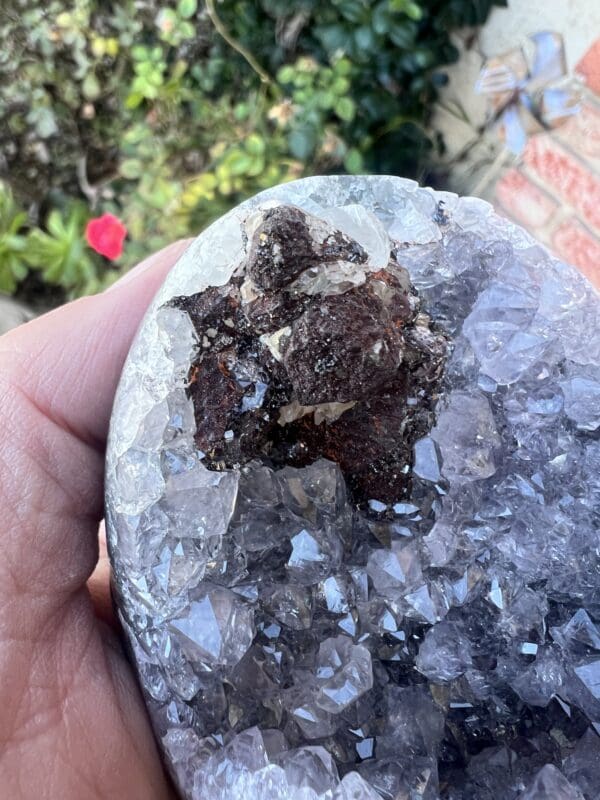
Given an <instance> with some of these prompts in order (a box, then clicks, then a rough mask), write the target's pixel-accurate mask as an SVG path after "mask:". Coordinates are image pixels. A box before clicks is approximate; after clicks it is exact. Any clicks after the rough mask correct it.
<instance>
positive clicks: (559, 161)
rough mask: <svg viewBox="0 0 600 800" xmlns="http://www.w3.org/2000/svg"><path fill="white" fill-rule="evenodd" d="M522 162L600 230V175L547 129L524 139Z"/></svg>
mask: <svg viewBox="0 0 600 800" xmlns="http://www.w3.org/2000/svg"><path fill="white" fill-rule="evenodd" d="M523 158H524V162H525V164H526V166H527V167H529V169H531V170H532V171H533V172H535V173H536V174H537V175H538V176H539V177H540V178H541V180H542V182H543V183H544V184H546V185H547V186H548V187H549V188H552V189H553V190H554V191H555V192H556V193H557V194H558V195H559V196H560V199H562V200H564V201H566V202H567V203H568V204H569V205H571V206H572V207H573V208H575V209H576V210H577V211H578V212H579V213H580V214H581V216H582V217H583V218H584V219H585V221H586V222H588V223H589V224H590V225H592V226H593V227H594V228H597V229H598V230H600V179H599V178H598V176H597V175H595V174H594V173H593V172H592V171H591V169H590V168H589V167H587V166H586V165H585V164H583V163H582V162H581V161H579V160H578V159H577V158H575V156H572V155H571V154H570V153H569V152H568V151H567V150H565V149H564V148H562V147H561V146H560V145H559V144H557V143H556V141H555V140H554V138H553V137H552V136H551V135H550V134H548V133H542V134H537V135H536V136H532V137H531V138H530V139H529V141H528V142H527V147H526V148H525V153H524V155H523Z"/></svg>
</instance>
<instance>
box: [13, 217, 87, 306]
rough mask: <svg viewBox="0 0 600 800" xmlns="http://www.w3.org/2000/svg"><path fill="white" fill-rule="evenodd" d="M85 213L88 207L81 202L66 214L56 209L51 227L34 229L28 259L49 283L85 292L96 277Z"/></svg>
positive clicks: (26, 256)
mask: <svg viewBox="0 0 600 800" xmlns="http://www.w3.org/2000/svg"><path fill="white" fill-rule="evenodd" d="M85 216H86V215H85V209H83V208H82V207H81V206H79V205H76V206H73V208H71V209H70V211H69V212H68V213H67V214H66V215H65V216H63V215H62V214H61V213H60V211H59V210H58V209H56V208H55V209H53V210H52V211H51V212H50V213H49V215H48V219H47V221H46V229H47V230H45V231H44V230H41V229H40V228H37V229H35V230H33V231H32V232H31V233H30V234H29V238H28V242H27V249H26V251H25V258H26V259H27V262H28V263H29V265H30V266H31V267H33V268H34V269H37V270H40V271H41V273H42V276H43V278H44V280H45V281H46V282H47V283H49V284H51V285H58V286H62V287H63V288H64V289H66V290H67V291H70V290H76V291H78V292H81V293H85V288H86V286H87V285H88V283H89V282H90V281H93V280H94V279H95V277H96V270H95V268H94V263H93V261H92V258H91V257H90V254H89V252H90V251H89V249H88V248H87V245H86V242H85V238H84V236H83V228H84V222H85Z"/></svg>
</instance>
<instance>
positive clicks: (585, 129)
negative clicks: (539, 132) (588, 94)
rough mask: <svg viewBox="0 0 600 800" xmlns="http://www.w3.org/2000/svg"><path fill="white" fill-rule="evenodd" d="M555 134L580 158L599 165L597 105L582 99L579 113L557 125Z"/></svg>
mask: <svg viewBox="0 0 600 800" xmlns="http://www.w3.org/2000/svg"><path fill="white" fill-rule="evenodd" d="M555 135H556V136H558V138H559V139H560V140H561V141H563V142H564V143H565V144H566V145H568V146H569V147H570V148H571V150H572V151H573V152H574V153H577V155H578V156H579V157H580V158H583V159H585V160H586V161H589V162H591V165H592V167H594V166H596V167H597V166H598V165H600V108H599V107H598V106H596V105H593V104H592V103H590V102H588V101H583V102H582V103H581V110H580V111H579V113H578V114H575V116H573V117H570V118H569V119H568V120H567V121H566V122H564V123H563V124H562V125H561V126H560V127H558V128H557V129H556V131H555ZM594 162H595V163H594Z"/></svg>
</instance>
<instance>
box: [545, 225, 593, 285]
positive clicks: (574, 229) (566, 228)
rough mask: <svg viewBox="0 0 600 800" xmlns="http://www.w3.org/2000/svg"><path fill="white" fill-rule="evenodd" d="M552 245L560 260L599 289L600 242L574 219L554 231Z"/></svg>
mask: <svg viewBox="0 0 600 800" xmlns="http://www.w3.org/2000/svg"><path fill="white" fill-rule="evenodd" d="M552 245H553V247H554V250H555V251H556V253H557V254H558V255H559V256H560V258H562V259H564V260H565V261H568V262H569V263H571V264H574V265H575V266H576V267H579V270H580V271H581V272H582V273H583V274H584V275H585V276H586V278H588V280H590V281H591V282H592V283H593V284H594V285H595V286H597V287H598V288H599V289H600V240H599V239H597V238H596V237H595V236H594V235H593V234H592V233H591V232H590V231H589V230H588V229H587V228H585V227H584V226H583V225H581V223H579V222H578V221H577V220H576V219H574V218H573V219H569V220H567V221H566V222H563V224H562V225H561V226H560V227H559V228H558V229H557V230H556V231H555V233H554V236H553V237H552Z"/></svg>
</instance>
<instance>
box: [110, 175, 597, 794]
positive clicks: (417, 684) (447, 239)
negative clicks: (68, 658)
mask: <svg viewBox="0 0 600 800" xmlns="http://www.w3.org/2000/svg"><path fill="white" fill-rule="evenodd" d="M599 431H600V298H599V297H598V295H597V294H596V293H595V292H594V290H593V289H592V288H591V287H590V286H589V285H588V284H587V283H586V282H585V281H584V279H583V278H581V277H580V276H579V275H578V274H577V273H576V272H575V271H574V270H573V269H572V268H570V267H568V266H567V265H565V264H562V263H560V262H558V261H556V260H554V259H552V258H551V257H550V256H549V255H548V254H547V253H546V252H545V251H544V250H543V249H542V248H540V247H539V246H537V245H535V244H534V243H533V242H532V241H531V240H530V239H529V238H528V237H527V235H526V234H525V233H524V232H522V231H520V230H519V229H517V228H515V227H513V226H512V225H510V224H509V223H507V222H505V221H502V220H500V219H499V218H498V217H496V216H495V215H494V214H493V212H492V211H491V209H490V208H489V207H488V206H487V205H486V204H484V203H481V202H480V201H474V200H472V199H469V198H466V199H459V198H457V197H455V196H453V195H448V194H442V193H435V192H431V191H430V190H424V189H419V188H418V187H417V186H416V185H415V184H411V183H409V182H406V181H402V180H400V179H393V178H350V177H348V178H320V179H310V180H307V181H301V182H298V183H297V184H291V185H290V186H287V187H278V188H277V189H275V190H270V191H269V192H267V193H265V194H263V195H261V196H259V197H258V198H254V199H253V200H252V201H249V202H248V203H247V204H244V205H243V206H241V207H239V208H238V209H235V210H234V211H233V212H231V213H230V214H229V215H228V216H227V217H225V218H224V219H223V220H221V221H220V222H218V223H216V224H215V225H214V226H213V227H212V228H210V229H209V230H208V231H207V232H205V233H204V234H203V235H202V236H201V237H199V239H198V240H197V242H196V243H195V244H194V245H193V246H192V247H191V248H190V250H188V251H187V253H186V254H185V255H184V257H183V258H182V260H181V262H180V263H179V264H178V265H177V266H176V267H175V269H174V270H173V273H172V274H171V275H170V276H169V278H168V279H167V282H166V284H165V286H164V287H163V289H162V291H161V293H160V294H159V296H158V298H157V299H156V301H155V303H154V305H153V306H152V308H151V309H150V311H149V313H148V315H147V317H146V320H145V322H144V324H143V326H142V329H141V330H140V333H139V335H138V338H137V341H136V343H135V344H134V346H133V348H132V352H131V354H130V357H129V359H128V363H127V365H126V367H125V370H124V373H123V378H122V382H121V386H120V389H119V393H118V396H117V401H116V405H115V412H114V416H113V423H112V429H111V441H110V446H109V452H108V461H107V529H108V532H109V539H110V550H111V556H112V561H113V568H114V577H115V591H116V598H117V604H118V608H119V614H120V618H121V621H122V624H123V627H124V629H125V631H126V633H127V637H128V641H129V644H130V647H131V651H132V655H133V659H134V661H135V664H136V668H137V671H138V674H139V678H140V682H141V685H142V688H143V691H144V695H145V698H146V701H147V704H148V708H149V711H150V714H151V717H152V721H153V724H154V727H155V730H156V735H157V737H158V739H159V742H160V745H161V748H162V750H163V753H164V755H165V759H166V762H167V765H168V767H169V769H170V771H171V773H172V775H173V776H174V778H175V781H176V783H177V785H178V787H179V790H180V792H181V795H182V797H186V798H188V800H242V798H250V797H251V798H256V800H381V799H382V798H383V800H405V799H406V800H409V798H410V800H419V798H420V799H421V800H437V799H438V798H439V800H442V799H444V800H488V799H489V800H492V798H493V800H517V799H519V800H542V798H552V799H553V800H582V799H585V800H594V798H598V797H599V796H600V536H599V529H600V439H599Z"/></svg>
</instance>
